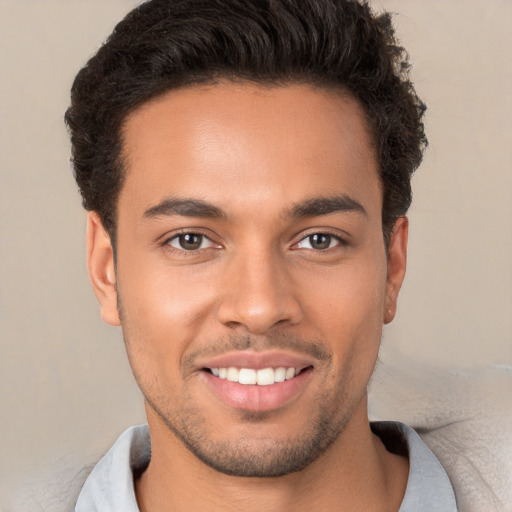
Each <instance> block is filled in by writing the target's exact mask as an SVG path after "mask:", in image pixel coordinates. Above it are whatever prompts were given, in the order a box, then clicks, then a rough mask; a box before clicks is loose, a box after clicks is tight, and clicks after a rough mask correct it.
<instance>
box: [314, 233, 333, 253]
mask: <svg viewBox="0 0 512 512" xmlns="http://www.w3.org/2000/svg"><path fill="white" fill-rule="evenodd" d="M331 238H332V237H331V235H325V234H324V233H317V234H315V235H311V236H310V237H309V243H310V245H311V247H312V248H313V249H318V250H321V249H329V247H330V246H331Z"/></svg>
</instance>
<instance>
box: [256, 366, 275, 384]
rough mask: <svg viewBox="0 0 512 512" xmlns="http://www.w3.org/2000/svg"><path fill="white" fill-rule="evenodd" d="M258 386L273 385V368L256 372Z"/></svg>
mask: <svg viewBox="0 0 512 512" xmlns="http://www.w3.org/2000/svg"><path fill="white" fill-rule="evenodd" d="M257 376H258V386H270V384H274V382H275V380H274V369H273V368H263V370H258V372H257Z"/></svg>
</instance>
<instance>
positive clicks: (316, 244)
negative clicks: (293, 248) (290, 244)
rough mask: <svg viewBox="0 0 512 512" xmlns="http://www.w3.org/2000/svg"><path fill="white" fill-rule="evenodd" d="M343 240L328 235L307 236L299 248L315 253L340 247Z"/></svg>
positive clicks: (298, 245)
mask: <svg viewBox="0 0 512 512" xmlns="http://www.w3.org/2000/svg"><path fill="white" fill-rule="evenodd" d="M340 243H341V240H340V239H339V238H338V237H336V236H333V235H329V234H328V233H315V234H313V235H309V236H306V237H305V238H303V239H302V240H301V241H300V242H299V243H298V244H297V247H299V248H300V249H314V250H315V251H324V250H325V249H330V248H331V247H334V246H336V245H339V244H340Z"/></svg>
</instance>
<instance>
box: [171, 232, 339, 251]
mask: <svg viewBox="0 0 512 512" xmlns="http://www.w3.org/2000/svg"><path fill="white" fill-rule="evenodd" d="M186 235H195V236H198V237H201V242H200V245H202V244H203V243H204V241H205V239H206V240H208V241H209V242H210V243H211V244H212V246H213V248H221V246H220V244H218V243H216V242H215V241H213V240H212V238H211V237H210V236H208V235H207V234H206V233H203V232H201V231H199V230H193V231H180V232H179V233H176V234H174V235H173V236H171V237H169V238H166V239H165V241H164V242H163V243H162V245H163V246H164V247H165V248H166V249H167V250H168V251H172V252H177V253H180V254H183V255H190V256H192V255H194V254H197V253H198V252H200V251H204V250H206V249H210V248H212V246H210V247H203V248H201V247H198V248H197V249H189V250H187V249H184V248H178V247H173V246H172V245H171V242H172V241H174V240H178V239H179V238H180V237H183V236H186ZM315 235H316V236H320V235H323V236H326V237H329V238H330V240H329V245H330V244H331V242H332V240H335V241H336V242H337V243H336V245H334V246H333V247H326V248H324V249H315V248H314V247H309V248H308V247H299V244H301V243H302V242H304V241H306V240H308V239H310V238H311V237H314V236H315ZM310 245H311V241H310ZM347 245H349V243H348V242H347V240H346V239H344V238H342V237H340V236H339V235H338V234H334V233H332V232H329V231H327V230H326V231H314V232H310V233H308V234H306V235H304V236H302V237H301V238H300V240H299V241H298V242H296V243H294V244H293V246H292V248H293V249H294V250H299V249H306V250H311V251H315V252H318V253H322V252H328V251H330V250H334V249H336V248H337V247H346V246H347ZM215 246H217V247H215Z"/></svg>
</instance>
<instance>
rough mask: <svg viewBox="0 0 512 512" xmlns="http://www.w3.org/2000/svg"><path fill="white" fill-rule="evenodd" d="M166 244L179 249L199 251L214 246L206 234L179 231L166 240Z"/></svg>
mask: <svg viewBox="0 0 512 512" xmlns="http://www.w3.org/2000/svg"><path fill="white" fill-rule="evenodd" d="M166 243H167V245H170V246H171V247H172V248H173V249H178V250H180V251H199V250H201V249H208V248H209V247H216V244H214V243H213V242H212V241H211V240H210V239H209V238H208V237H207V236H205V235H203V234H201V233H180V234H179V235H175V236H173V237H172V238H170V239H169V240H167V242H166Z"/></svg>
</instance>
